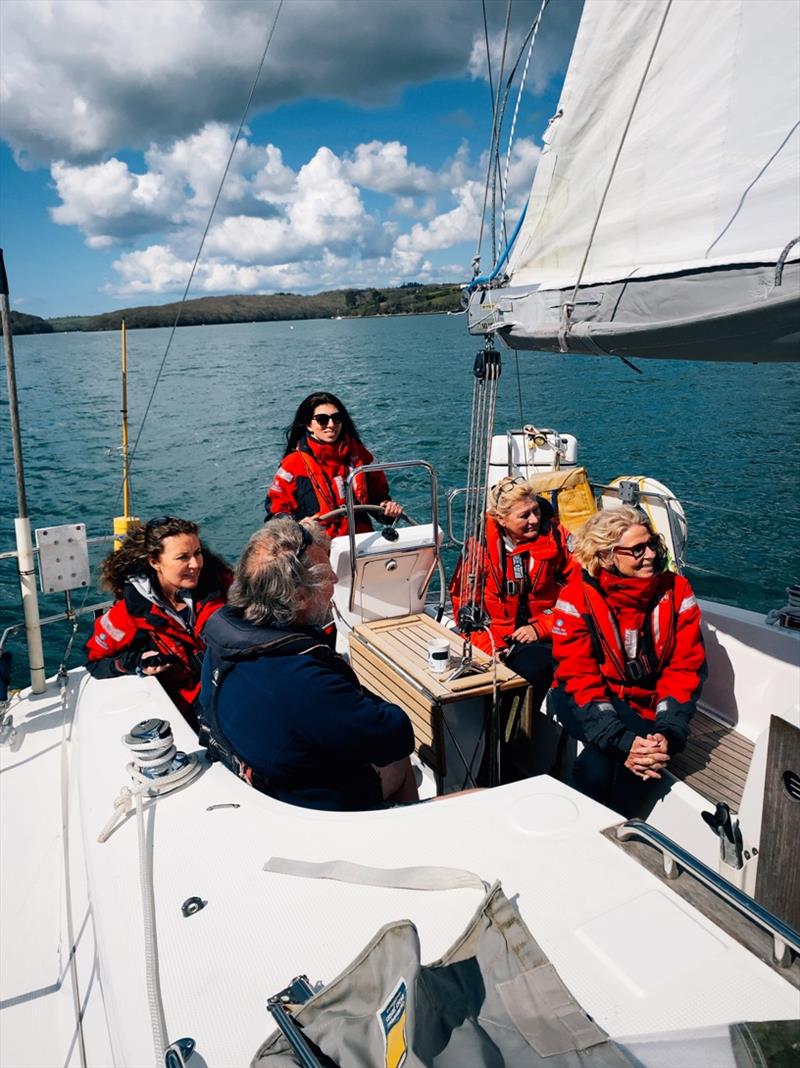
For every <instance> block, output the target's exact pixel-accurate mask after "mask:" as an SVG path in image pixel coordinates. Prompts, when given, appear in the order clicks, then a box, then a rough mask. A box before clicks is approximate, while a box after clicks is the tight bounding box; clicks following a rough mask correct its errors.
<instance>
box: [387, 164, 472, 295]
mask: <svg viewBox="0 0 800 1068" xmlns="http://www.w3.org/2000/svg"><path fill="white" fill-rule="evenodd" d="M453 193H454V196H455V199H456V201H457V203H456V206H455V207H454V208H452V209H451V210H450V211H446V212H443V213H442V214H440V215H437V216H435V217H434V218H433V219H431V221H430V222H429V223H427V224H423V223H415V224H414V226H412V227H411V230H410V231H409V232H408V233H406V234H401V235H400V236H399V237H398V238H397V240H396V241H395V245H394V249H393V251H392V256H393V258H394V261H395V263H396V264H397V267H398V270H399V271H400V272H401V273H402V274H405V275H410V274H414V273H415V272H418V271H420V270H422V269H423V266H424V258H425V256H426V255H427V254H428V253H430V252H436V251H440V250H444V249H449V248H452V247H453V246H454V245H458V244H460V243H461V242H464V241H468V240H474V239H475V237H476V235H477V233H478V227H479V225H480V211H481V205H482V198H483V186H482V185H481V183H479V182H475V181H470V182H465V183H464V185H462V186H459V187H458V188H457V189H455V190H453Z"/></svg>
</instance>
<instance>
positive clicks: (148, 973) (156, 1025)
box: [135, 793, 169, 1068]
mask: <svg viewBox="0 0 800 1068" xmlns="http://www.w3.org/2000/svg"><path fill="white" fill-rule="evenodd" d="M135 800H136V826H137V830H138V835H139V886H140V888H141V891H142V919H143V921H144V967H145V983H146V985H147V1004H148V1007H149V1009H150V1026H151V1027H152V1031H153V1049H154V1051H155V1065H156V1068H159V1066H160V1065H163V1063H164V1051H165V1050H166V1048H167V1046H168V1045H169V1040H168V1038H167V1022H166V1020H165V1019H164V1001H163V999H162V997H161V977H160V969H159V963H158V934H157V931H156V902H155V894H154V891H153V858H152V853H151V851H150V849H148V846H147V833H146V830H145V825H144V809H143V807H142V795H141V793H136V794H135Z"/></svg>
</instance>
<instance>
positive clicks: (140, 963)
mask: <svg viewBox="0 0 800 1068" xmlns="http://www.w3.org/2000/svg"><path fill="white" fill-rule="evenodd" d="M71 689H72V693H73V695H74V694H75V693H76V692H77V691H78V690H79V689H80V691H81V699H80V709H79V713H78V716H77V718H76V722H75V724H74V728H73V733H72V738H73V740H72V743H71V746H72V751H73V752H72V761H73V763H72V783H71V787H72V788H71V791H70V797H71V801H70V804H71V821H70V827H71V844H70V849H71V856H72V865H71V870H72V873H73V885H72V894H73V915H74V926H75V931H76V935H77V937H78V942H79V950H78V954H77V969H78V981H79V988H80V990H81V992H82V997H83V998H84V999H85V997H86V992H87V990H89V991H90V996H89V1004H88V1009H87V1008H86V1007H85V1011H86V1012H87V1015H86V1023H85V1030H86V1032H87V1053H88V1063H89V1064H110V1063H113V1064H116V1065H137V1066H138V1065H146V1064H151V1063H153V1061H154V1053H153V1045H152V1039H151V1029H150V1019H149V1013H148V1008H147V999H146V990H145V973H144V948H143V935H142V910H141V898H140V888H139V862H138V852H137V833H136V820H135V817H129V818H128V820H127V821H126V822H125V823H124V824H123V825H122V826H121V827H119V828H118V829H117V831H116V832H115V833H114V834H113V835H112V837H111V838H110V840H109V841H108V842H107V843H106V844H104V845H99V844H98V843H97V841H96V837H97V834H98V832H99V831H100V829H101V828H102V827H103V825H104V824H105V822H106V820H107V819H108V817H109V816H110V814H111V811H112V802H113V800H114V798H115V797H116V796H117V794H118V793H119V790H120V788H121V787H122V786H123V785H125V784H126V778H127V777H126V774H125V767H124V766H125V763H126V760H127V754H126V751H125V749H124V747H123V746H122V744H121V742H120V738H121V736H122V735H123V734H124V733H126V732H127V731H128V730H129V729H130V727H131V726H133V724H134V723H136V722H137V721H139V720H141V719H144V718H148V717H151V716H163V717H164V718H169V719H170V720H171V722H172V726H173V730H174V732H175V738H176V743H177V744H178V746H179V747H180V748H184V749H188V750H191V749H193V748H195V747H196V740H195V739H194V736H193V735H192V733H191V732H190V730H189V729H188V727H186V725H185V724H184V723H183V721H182V720H181V718H180V716H179V715H178V714H177V713H175V711H174V709H173V708H172V706H171V705H170V703H169V701H168V700H167V699H166V697H165V695H164V694H163V691H162V690H161V689H160V688H159V686H158V684H157V683H156V682H155V681H154V680H145V679H136V678H133V677H131V678H129V679H120V680H113V681H109V682H97V681H95V680H91V679H88V678H87V677H86V676H85V674H84V673H83V672H82V671H78V672H74V673H73V675H72V677H71ZM15 721H16V722H17V724H21V725H22V730H23V732H24V737H23V739H22V745H21V746H20V748H19V749H18V750H17V751H16V752H9V751H8V750H5V751H3V752H2V757H3V773H2V776H1V777H0V786H1V787H2V798H1V799H0V800H2V844H3V854H4V856H3V866H2V867H3V873H2V880H3V883H2V891H3V898H2V899H3V908H2V912H1V913H0V915H1V916H2V961H3V965H2V994H1V995H0V996H2V999H3V1002H4V1005H5V1006H6V1011H5V1013H4V1020H3V1026H2V1035H3V1038H2V1042H3V1045H2V1050H0V1061H1V1062H2V1063H3V1064H8V1065H52V1064H77V1063H78V1058H77V1052H76V1047H75V1043H74V1035H73V1028H72V1026H71V1024H70V1011H71V1007H72V1006H71V1000H70V999H71V997H72V993H71V985H70V981H69V976H68V973H67V972H66V970H65V969H66V963H67V949H68V938H67V936H66V933H65V915H64V909H63V906H59V901H61V900H62V899H63V889H64V880H63V877H62V875H61V874H60V850H61V814H60V805H61V800H60V766H61V755H60V741H61V717H60V713H59V708H58V702H57V701H56V700H54V698H53V693H52V691H51V692H50V694H49V695H47V696H46V697H45V698H44V699H37V700H31V701H25V702H22V703H20V704H19V705H17V707H16V709H15ZM26 724H29V728H28V729H29V731H30V733H28V730H26V726H25V725H26ZM228 803H235V804H237V805H239V806H240V807H238V808H221V809H216V810H212V811H209V810H208V809H209V806H212V805H218V804H228ZM147 818H148V820H149V821H150V825H151V828H152V835H153V841H154V856H155V876H154V878H155V897H156V903H157V925H158V940H159V954H160V964H161V984H162V989H163V994H164V1005H165V1014H166V1023H167V1029H168V1032H169V1036H170V1038H171V1039H175V1038H177V1037H181V1036H185V1035H188V1036H191V1037H192V1038H194V1039H195V1040H196V1042H197V1051H198V1053H199V1054H200V1055H201V1056H202V1058H203V1059H204V1061H205V1062H206V1064H208V1065H209V1066H222V1065H238V1064H246V1063H249V1060H250V1058H251V1057H252V1055H253V1053H254V1052H255V1050H256V1048H257V1047H258V1045H259V1043H260V1042H261V1041H262V1040H263V1038H264V1037H265V1036H266V1035H267V1034H268V1033H269V1032H270V1031H271V1030H272V1022H271V1018H270V1017H269V1016H268V1014H267V1011H266V1007H265V1006H266V1000H267V998H268V997H269V996H270V995H271V994H273V993H275V992H277V991H278V990H279V989H281V988H282V987H283V986H285V985H286V984H287V982H288V981H289V980H291V979H292V978H293V977H294V976H295V975H297V974H299V973H301V972H305V973H306V974H307V975H308V976H309V979H310V980H311V982H312V983H314V982H316V981H317V980H322V981H324V982H325V981H328V980H330V979H331V978H332V977H333V976H335V975H336V974H337V973H338V972H339V971H340V970H341V969H342V968H343V967H344V966H345V965H346V964H348V963H349V962H350V960H351V959H352V958H353V957H354V956H355V955H356V954H357V952H358V951H359V950H360V949H361V948H362V947H363V945H364V944H365V943H366V942H367V941H368V940H369V939H370V938H371V937H372V935H373V934H374V933H375V931H376V930H377V929H378V928H379V927H380V926H381V925H382V924H384V923H386V922H388V921H390V920H392V919H397V918H401V917H410V918H411V919H413V920H414V922H415V923H416V925H417V926H418V928H419V930H420V935H421V940H422V950H423V959H424V960H428V961H429V960H433V959H435V958H437V957H438V956H439V955H440V954H441V953H442V952H444V951H445V950H446V949H447V948H448V947H449V945H450V944H451V942H452V941H454V940H455V938H456V937H457V936H458V935H459V934H460V932H461V931H462V929H463V928H464V926H465V925H466V924H467V922H468V921H469V919H470V918H471V916H472V914H473V911H474V909H475V908H476V906H477V905H478V903H479V900H480V894H479V893H478V892H475V891H470V890H452V891H444V892H427V893H424V892H416V891H400V890H387V889H376V888H370V887H364V886H351V885H344V884H339V883H335V882H330V881H322V880H310V879H299V878H294V877H291V876H284V875H275V874H268V873H266V872H264V871H263V865H264V863H265V861H267V860H268V858H270V857H273V856H281V857H291V858H297V859H303V860H320V861H322V860H330V859H347V860H350V861H354V862H357V863H361V864H367V865H375V866H380V867H392V868H393V867H404V866H410V865H446V866H452V867H458V868H467V869H470V870H472V871H474V872H476V873H478V874H479V875H481V876H482V877H483V878H484V879H486V880H487V881H490V882H491V881H493V880H494V879H500V880H501V882H502V884H503V887H504V889H505V891H506V893H507V895H508V896H509V897H512V898H514V897H516V899H517V901H518V903H519V906H520V909H521V911H522V914H523V916H524V918H525V920H526V922H527V923H528V925H529V927H530V928H531V930H532V932H533V934H534V936H535V937H536V938H537V940H538V941H539V942H540V944H541V945H542V947H543V949H544V950H545V952H547V953H548V955H549V956H550V958H551V959H552V961H553V963H554V964H555V966H556V968H557V969H558V972H559V973H560V975H561V977H562V979H563V980H564V982H565V983H566V984H567V986H568V987H569V988H570V989H571V990H572V992H573V994H574V995H575V996H576V998H577V999H578V1000H579V1001H580V1003H581V1004H582V1005H583V1007H584V1008H585V1010H586V1011H587V1012H588V1013H590V1014H591V1015H592V1016H593V1017H594V1018H595V1019H596V1020H597V1022H598V1023H599V1024H600V1025H601V1026H602V1027H604V1028H605V1029H606V1030H607V1031H608V1032H609V1033H610V1034H611V1035H612V1037H621V1036H631V1035H636V1034H643V1033H652V1032H665V1031H676V1030H681V1029H686V1028H696V1027H705V1026H710V1025H715V1024H725V1023H728V1022H732V1021H735V1020H758V1019H775V1018H782V1017H783V1018H788V1017H792V1016H793V1015H794V1014H795V1013H796V1010H797V992H796V991H795V990H794V989H793V988H791V987H790V986H789V985H788V983H786V982H784V980H783V979H781V977H780V976H778V975H777V974H775V973H774V972H772V971H771V970H770V969H769V968H767V967H766V966H765V965H763V964H761V963H759V962H758V961H757V960H756V959H755V958H753V957H752V956H750V955H749V954H748V953H747V952H746V951H745V950H744V949H742V948H741V947H740V946H739V945H737V944H736V943H734V942H733V941H732V940H731V939H730V938H728V936H727V935H725V934H724V933H723V932H722V931H720V930H719V929H717V928H716V927H714V925H713V924H711V923H710V922H709V921H707V920H705V919H704V918H703V917H702V916H700V915H699V914H697V913H695V912H693V911H692V910H691V909H690V907H689V906H687V905H686V904H684V903H683V902H682V901H681V900H680V899H679V898H678V897H677V896H676V895H675V894H673V893H672V891H671V890H670V889H669V888H666V887H664V886H663V885H662V884H660V883H659V882H657V881H656V880H655V879H653V878H652V877H651V876H650V875H648V873H647V872H645V871H644V870H643V869H641V868H639V867H638V865H637V864H636V863H635V862H634V861H633V860H632V859H630V858H629V857H627V856H625V855H624V854H623V853H622V852H621V851H620V850H618V849H616V848H615V847H614V846H613V845H612V844H610V843H609V842H607V841H605V839H603V838H602V837H601V835H600V834H599V831H600V830H601V829H602V828H604V827H606V826H608V825H609V824H611V823H614V822H616V819H615V817H614V815H613V814H612V813H610V812H608V811H607V810H605V809H603V808H602V807H600V806H598V805H595V804H594V803H592V802H590V801H588V800H587V799H585V798H583V797H581V796H580V795H577V794H575V793H574V792H572V791H571V790H569V789H568V788H567V787H565V786H563V785H562V784H560V783H558V782H556V781H555V780H553V779H550V778H546V777H541V778H536V779H530V780H527V781H524V782H520V783H516V784H513V785H510V786H505V787H501V788H498V789H496V790H492V791H483V792H481V793H477V794H472V795H468V796H464V797H460V798H455V799H452V800H448V801H443V802H438V803H434V804H427V805H421V806H418V807H411V808H406V809H399V810H392V811H389V812H378V813H354V814H346V815H341V814H332V813H315V812H310V811H305V810H302V809H297V808H292V807H289V806H286V805H282V804H280V803H278V802H275V801H273V800H271V799H270V798H268V797H265V796H263V795H261V794H258V793H257V792H255V791H254V790H252V789H250V788H249V787H248V786H246V785H245V784H244V783H242V782H240V781H239V780H238V779H236V778H235V777H234V776H232V775H231V774H230V773H229V772H228V771H227V770H226V769H224V768H222V767H220V766H218V765H217V766H214V767H211V768H210V769H209V770H207V771H206V772H205V773H204V774H203V775H202V776H201V777H200V779H199V780H196V781H195V782H194V783H192V784H190V785H189V786H188V787H186V788H185V789H184V790H181V791H178V792H177V793H175V794H173V795H171V796H168V797H166V798H164V799H162V800H160V801H158V802H157V803H156V804H155V805H154V806H153V807H152V809H151V811H150V814H149V816H148V817H147ZM83 850H85V862H84V856H82V855H81V854H82V851H83ZM84 876H85V877H84ZM87 887H88V897H87ZM195 895H196V896H199V897H201V898H202V899H203V900H204V901H206V902H207V904H206V906H205V908H203V909H202V911H200V912H198V913H196V914H195V915H193V916H190V917H188V918H184V917H183V915H182V914H181V904H182V902H183V901H185V900H186V899H187V898H189V897H192V896H195ZM87 905H88V906H89V907H88V908H87ZM95 938H96V945H97V953H96V955H95ZM51 1017H52V1023H51ZM59 1020H60V1023H59Z"/></svg>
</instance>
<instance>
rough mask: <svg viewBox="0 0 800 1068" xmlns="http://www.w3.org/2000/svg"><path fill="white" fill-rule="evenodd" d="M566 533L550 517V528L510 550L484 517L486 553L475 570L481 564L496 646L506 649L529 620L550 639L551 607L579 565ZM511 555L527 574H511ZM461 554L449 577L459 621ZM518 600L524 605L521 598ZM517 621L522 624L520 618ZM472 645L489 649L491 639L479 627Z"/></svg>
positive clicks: (499, 532) (494, 527) (487, 607)
mask: <svg viewBox="0 0 800 1068" xmlns="http://www.w3.org/2000/svg"><path fill="white" fill-rule="evenodd" d="M568 536H569V535H568V532H567V531H566V530H565V529H564V527H562V526H561V525H560V524H558V523H557V522H554V521H551V522H550V524H549V529H543V531H542V533H540V534H539V536H538V537H537V538H536V539H535V540H534V541H526V542H521V543H520V544H519V545H517V546H516V547H515V548H514V549H507V548H506V545H505V541H504V538H503V533H502V530H501V528H500V526H499V525H498V524H497V523H496V522H495V520H494V519H492V517H491V516H487V517H486V551H485V552H484V553H483V554H481V556H482V560H479V561H478V570H480V569H481V567H483V568H485V572H486V573H485V577H484V592H483V596H484V607H485V608H486V611H487V613H488V615H489V619H490V630H491V632H492V637H493V638H494V643H495V648H496V649H504V648H505V639H506V638H507V637H508V636H509V635H510V634H512V633H513V632H514V631H515V630H516V629H517V627H519V626H523V625H524V624H528V623H530V624H531V625H532V626H533V627H534V629H535V630H536V633H537V634H538V636H539V638H540V639H549V638H550V635H551V632H552V629H553V614H552V612H553V606H554V605H555V603H556V600H557V599H558V595H559V593H560V591H561V588H562V586H564V584H565V583H566V581H567V579H568V578H569V576H570V575H571V574H572V572H573V571H574V570H575V569H576V567H577V565H576V564H575V563H574V561H573V559H572V555H571V554H570V551H569V549H568V548H567V538H568ZM515 557H520V558H521V559H520V560H519V562H518V563H517V571H519V570H520V563H521V564H522V568H523V569H524V567H525V564H526V563H527V578H525V577H524V571H523V577H522V578H520V577H519V576H518V575H516V574H515V569H514V563H515ZM463 568H464V556H463V555H462V557H461V558H460V559H459V561H458V564H457V565H456V569H455V572H454V573H453V577H452V579H451V580H450V596H451V598H452V601H453V612H454V614H455V617H456V620H458V610H459V608H460V607H461V588H460V587H461V576H462V572H463ZM521 599H522V603H520V602H521ZM518 620H521V622H518ZM473 644H474V645H475V646H476V647H477V648H478V649H483V650H484V652H487V653H491V651H492V643H491V640H490V639H489V635H488V634H487V633H486V631H477V632H476V633H475V635H474V636H473Z"/></svg>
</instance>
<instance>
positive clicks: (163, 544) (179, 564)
mask: <svg viewBox="0 0 800 1068" xmlns="http://www.w3.org/2000/svg"><path fill="white" fill-rule="evenodd" d="M232 577H233V576H232V574H231V572H230V570H229V568H228V567H227V566H226V565H225V563H224V562H223V561H222V560H220V559H219V557H217V556H215V555H214V554H213V553H212V552H210V551H209V550H208V548H207V547H206V546H205V545H203V543H202V542H201V541H200V538H199V536H198V529H197V524H196V523H192V522H191V521H190V520H188V519H176V518H175V517H174V516H168V515H164V516H159V517H158V518H157V519H151V520H149V522H147V523H137V524H135V525H134V526H132V527H131V528H130V529H129V531H128V534H127V535H126V537H125V541H124V542H123V543H122V547H121V548H120V549H119V550H117V551H116V552H113V553H111V554H110V555H109V556H107V557H106V558H105V560H104V561H103V563H102V585H103V586H104V587H105V588H106V589H109V590H111V591H112V592H113V593H114V596H115V597H116V598H117V600H116V602H115V603H114V604H113V605H112V606H111V608H109V609H108V611H107V612H105V613H104V614H103V615H102V616H101V617H100V618H99V619H98V620H97V622H96V623H95V627H94V634H92V636H91V638H90V639H89V641H88V642H87V643H86V649H87V652H88V654H89V661H88V664H87V668H88V669H89V672H90V673H91V674H92V675H94V677H95V678H98V679H109V678H114V677H116V676H118V675H133V674H135V675H155V676H156V677H157V678H158V681H159V682H160V683H161V685H162V686H163V687H164V689H165V690H166V691H167V693H168V694H169V696H170V697H171V698H172V700H173V702H174V703H175V704H176V705H177V707H178V708H179V709H180V711H181V712H182V713H183V716H184V718H185V719H186V720H187V721H188V723H189V724H190V725H191V726H192V727H193V728H194V729H195V730H197V713H196V710H195V707H194V705H195V700H196V698H197V696H198V694H199V692H200V669H201V666H202V656H203V651H204V649H205V644H204V642H203V638H202V631H203V627H204V626H205V624H206V623H207V622H208V619H209V618H210V617H211V616H212V615H213V614H214V612H216V611H217V609H219V608H221V607H222V606H223V604H224V603H225V598H226V594H227V590H228V587H229V586H230V584H231V579H232Z"/></svg>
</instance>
